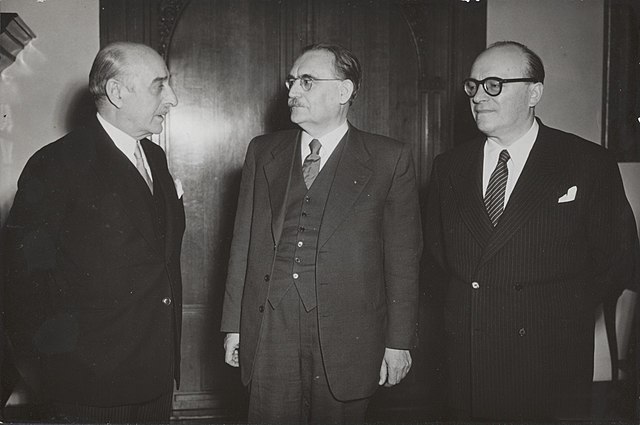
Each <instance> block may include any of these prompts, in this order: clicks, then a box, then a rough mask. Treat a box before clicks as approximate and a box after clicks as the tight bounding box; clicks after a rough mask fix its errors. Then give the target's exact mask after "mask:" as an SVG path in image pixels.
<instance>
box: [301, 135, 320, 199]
mask: <svg viewBox="0 0 640 425" xmlns="http://www.w3.org/2000/svg"><path fill="white" fill-rule="evenodd" d="M321 147H322V144H320V141H319V140H318V139H313V140H312V141H311V143H309V149H311V153H310V154H309V155H307V157H306V158H305V159H304V163H303V164H302V175H303V177H304V184H305V185H306V186H307V189H309V188H310V187H311V185H312V184H313V181H314V180H315V179H316V177H318V173H319V172H320V155H319V153H320V148H321Z"/></svg>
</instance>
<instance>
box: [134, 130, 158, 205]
mask: <svg viewBox="0 0 640 425" xmlns="http://www.w3.org/2000/svg"><path fill="white" fill-rule="evenodd" d="M133 156H135V157H136V168H137V169H138V172H139V173H140V175H141V176H142V178H143V179H144V181H145V183H147V186H149V190H150V191H151V193H153V180H151V177H150V176H149V173H147V168H146V167H145V166H144V160H143V159H142V151H141V149H140V142H136V150H135V151H134V152H133Z"/></svg>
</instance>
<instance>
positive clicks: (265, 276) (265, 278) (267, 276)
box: [264, 274, 271, 282]
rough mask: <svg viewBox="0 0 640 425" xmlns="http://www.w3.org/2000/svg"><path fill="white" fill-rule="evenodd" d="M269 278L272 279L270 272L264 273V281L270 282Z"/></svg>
mask: <svg viewBox="0 0 640 425" xmlns="http://www.w3.org/2000/svg"><path fill="white" fill-rule="evenodd" d="M269 279H271V276H269V275H268V274H265V275H264V281H265V282H269Z"/></svg>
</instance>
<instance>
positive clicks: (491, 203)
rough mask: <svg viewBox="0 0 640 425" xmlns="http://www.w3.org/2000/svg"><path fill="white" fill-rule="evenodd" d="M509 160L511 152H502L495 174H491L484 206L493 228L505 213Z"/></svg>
mask: <svg viewBox="0 0 640 425" xmlns="http://www.w3.org/2000/svg"><path fill="white" fill-rule="evenodd" d="M509 158H510V156H509V152H507V150H506V149H505V150H503V151H502V152H500V158H498V164H497V165H496V169H495V170H493V173H491V177H490V178H489V185H488V186H487V193H486V194H485V196H484V205H485V207H486V208H487V213H489V218H490V219H491V223H493V227H495V226H496V225H497V224H498V220H500V216H501V215H502V212H503V211H504V194H505V190H506V188H507V178H508V177H509V169H508V168H507V161H509Z"/></svg>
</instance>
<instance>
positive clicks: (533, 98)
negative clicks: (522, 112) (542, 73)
mask: <svg viewBox="0 0 640 425" xmlns="http://www.w3.org/2000/svg"><path fill="white" fill-rule="evenodd" d="M543 91H544V84H542V83H533V84H531V86H529V107H530V108H533V107H535V106H536V105H537V104H538V102H540V99H542V92H543Z"/></svg>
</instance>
